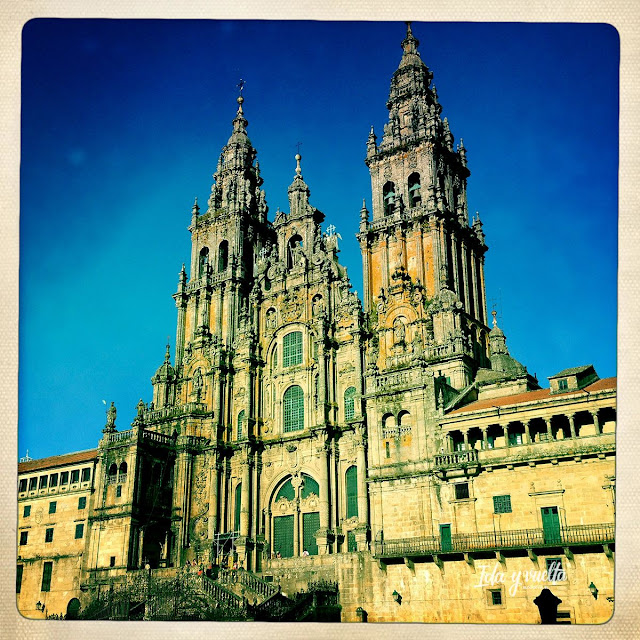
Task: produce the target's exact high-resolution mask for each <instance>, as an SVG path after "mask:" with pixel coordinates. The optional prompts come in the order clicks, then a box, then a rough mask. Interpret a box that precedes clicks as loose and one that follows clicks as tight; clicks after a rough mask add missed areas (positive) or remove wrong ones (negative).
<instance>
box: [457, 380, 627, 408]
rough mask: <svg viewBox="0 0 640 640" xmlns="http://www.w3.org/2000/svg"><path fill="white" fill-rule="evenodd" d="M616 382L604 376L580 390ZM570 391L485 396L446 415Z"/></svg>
mask: <svg viewBox="0 0 640 640" xmlns="http://www.w3.org/2000/svg"><path fill="white" fill-rule="evenodd" d="M616 383H617V378H615V377H613V378H604V379H602V380H597V381H596V382H593V383H592V384H589V385H587V386H586V387H584V389H581V391H589V392H594V391H604V390H606V389H615V388H616ZM570 393H577V391H576V390H573V391H572V390H569V391H565V392H564V393H554V394H553V395H551V390H550V389H536V390H535V391H526V392H525V393H516V394H513V395H510V396H502V397H501V398H487V399H486V400H476V402H472V403H471V404H468V405H466V406H464V407H460V408H459V409H454V410H453V411H451V412H450V413H448V414H447V415H448V416H451V415H457V414H460V413H468V412H469V411H480V410H481V409H489V408H491V407H504V406H509V405H516V404H521V403H524V402H535V401H541V400H546V399H547V398H549V397H552V398H557V397H561V396H564V395H568V394H570Z"/></svg>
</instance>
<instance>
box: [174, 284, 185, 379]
mask: <svg viewBox="0 0 640 640" xmlns="http://www.w3.org/2000/svg"><path fill="white" fill-rule="evenodd" d="M176 306H177V307H178V328H177V329H176V361H175V365H176V367H179V366H181V365H182V359H183V358H184V322H185V317H186V315H187V301H186V298H182V297H180V298H178V299H176Z"/></svg>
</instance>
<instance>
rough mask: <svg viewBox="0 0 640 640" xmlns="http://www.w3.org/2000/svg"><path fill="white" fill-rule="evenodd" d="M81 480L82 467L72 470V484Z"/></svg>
mask: <svg viewBox="0 0 640 640" xmlns="http://www.w3.org/2000/svg"><path fill="white" fill-rule="evenodd" d="M79 481H80V469H74V470H73V471H72V472H71V484H75V483H76V482H79Z"/></svg>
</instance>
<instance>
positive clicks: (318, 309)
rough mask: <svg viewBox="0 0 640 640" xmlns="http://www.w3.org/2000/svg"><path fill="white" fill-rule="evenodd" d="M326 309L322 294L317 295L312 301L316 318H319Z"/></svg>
mask: <svg viewBox="0 0 640 640" xmlns="http://www.w3.org/2000/svg"><path fill="white" fill-rule="evenodd" d="M323 311H324V304H323V303H322V296H315V297H314V298H313V303H312V310H311V312H312V314H313V317H314V318H317V317H318V316H319V315H320V314H321V313H322V312H323Z"/></svg>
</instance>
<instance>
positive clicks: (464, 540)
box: [374, 523, 615, 558]
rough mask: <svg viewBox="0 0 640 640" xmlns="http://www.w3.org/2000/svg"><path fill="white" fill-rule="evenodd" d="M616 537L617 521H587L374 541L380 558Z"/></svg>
mask: <svg viewBox="0 0 640 640" xmlns="http://www.w3.org/2000/svg"><path fill="white" fill-rule="evenodd" d="M614 540H615V525H614V524H613V523H606V524H583V525H574V526H570V527H561V528H560V529H557V530H553V531H545V530H544V529H513V530H511V531H484V532H479V533H458V534H453V535H451V539H450V540H449V539H448V538H439V537H437V536H426V537H422V538H396V539H390V540H382V541H380V540H378V541H376V542H374V555H375V556H376V557H379V558H402V557H407V556H408V557H414V556H423V555H434V554H435V555H437V554H441V553H465V552H472V551H497V550H501V549H531V548H541V547H558V546H568V545H572V546H574V545H586V544H607V543H612V542H613V541H614Z"/></svg>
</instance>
